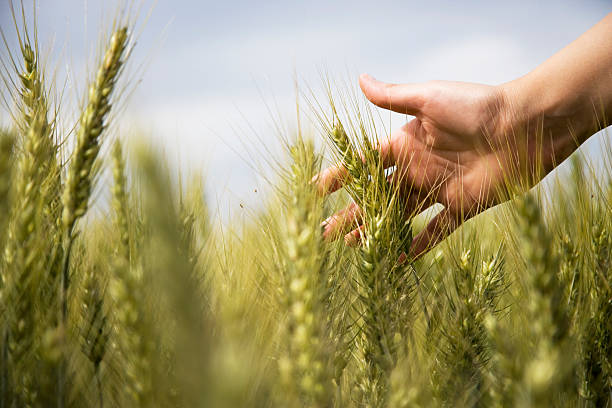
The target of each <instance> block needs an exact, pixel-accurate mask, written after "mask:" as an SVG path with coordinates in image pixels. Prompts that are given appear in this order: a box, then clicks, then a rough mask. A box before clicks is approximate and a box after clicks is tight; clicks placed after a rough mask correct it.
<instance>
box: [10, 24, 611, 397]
mask: <svg viewBox="0 0 612 408" xmlns="http://www.w3.org/2000/svg"><path fill="white" fill-rule="evenodd" d="M122 21H123V20H121V19H119V20H117V21H116V22H115V24H114V27H113V28H112V30H111V31H110V32H109V33H108V34H107V35H106V36H103V38H105V40H104V41H103V43H102V47H103V52H102V53H101V57H100V58H99V61H97V69H96V70H95V71H94V72H93V75H92V78H91V81H90V83H89V85H88V87H87V88H86V89H87V92H86V94H85V95H86V97H85V100H84V102H83V106H82V107H81V113H80V115H79V120H78V123H76V124H75V125H74V128H73V129H71V130H70V131H67V132H66V131H64V130H62V129H61V127H60V126H57V124H58V123H59V122H60V120H61V118H62V114H63V112H62V109H61V108H62V105H61V104H59V103H57V97H56V95H53V94H52V92H53V91H52V90H53V89H55V88H54V87H53V84H51V83H48V82H47V76H46V68H45V67H44V66H42V64H41V61H40V59H41V57H40V51H39V46H38V38H37V35H36V27H32V26H30V27H26V26H25V25H23V24H20V22H19V18H17V19H15V24H16V27H15V28H16V29H17V31H18V32H19V33H20V35H19V47H18V48H17V49H11V50H9V51H10V54H9V55H10V58H7V59H6V60H3V67H4V69H3V74H2V78H3V80H4V81H3V83H4V87H3V91H2V92H3V100H4V101H5V102H6V104H7V107H8V109H9V112H10V117H8V118H7V121H8V122H9V123H10V127H9V128H6V129H2V130H1V131H0V136H1V137H0V206H2V210H1V211H0V226H1V228H0V232H1V233H0V246H1V247H2V258H1V263H0V299H1V301H0V407H53V406H55V407H73V406H74V407H115V406H118V407H171V406H172V407H175V406H184V407H432V406H449V407H479V406H483V407H497V406H499V407H514V406H518V407H555V406H576V407H606V406H607V407H609V406H611V404H612V403H611V401H612V346H611V340H612V339H611V335H612V286H611V285H612V260H611V248H612V177H611V175H610V170H611V169H612V166H611V164H612V149H608V150H607V151H606V152H604V156H605V160H606V165H605V168H604V170H603V171H601V170H596V169H594V168H593V166H592V165H590V163H588V162H587V161H585V160H584V159H583V158H582V157H581V156H580V153H576V154H574V156H572V158H571V166H570V167H571V169H570V171H568V172H566V173H567V174H561V175H559V176H558V178H557V180H556V182H554V183H551V188H550V189H549V191H545V190H544V189H542V188H536V189H532V190H530V191H517V192H516V193H515V194H514V198H513V199H512V200H510V201H509V202H507V203H505V204H502V205H499V206H497V207H495V208H493V209H492V210H489V211H487V212H486V213H484V214H482V215H480V216H478V217H477V218H475V219H473V220H471V221H469V222H467V223H466V224H465V225H463V226H462V227H461V228H460V229H459V230H458V231H456V232H455V233H454V234H452V235H451V236H450V237H449V238H447V239H446V240H445V241H444V242H443V243H441V244H440V245H438V246H437V247H435V248H434V249H433V250H431V251H430V252H429V253H427V254H426V255H425V256H423V257H421V258H419V259H407V258H406V257H405V254H406V253H408V248H409V247H410V243H411V241H412V237H413V236H414V235H415V233H416V232H418V230H419V229H420V228H422V225H423V223H424V217H426V216H427V215H423V214H421V215H419V214H417V212H418V211H414V214H410V215H409V216H408V217H406V214H405V211H404V208H405V206H406V203H404V202H403V201H402V198H401V195H400V194H399V193H398V191H397V189H396V188H394V186H393V184H391V183H389V181H388V177H387V176H388V174H387V172H386V170H385V169H384V167H383V164H382V162H381V160H380V157H379V156H378V154H377V152H376V150H375V148H374V147H373V146H374V144H375V141H376V139H377V137H378V135H379V132H380V131H379V130H378V128H377V127H376V126H375V125H373V122H374V120H373V114H372V112H371V111H369V110H368V109H367V108H363V107H361V105H359V103H357V102H356V101H355V99H351V98H342V97H340V98H338V97H336V98H334V97H332V96H330V100H329V101H326V103H321V104H319V103H313V102H312V101H310V103H305V105H308V108H309V110H310V112H311V114H310V117H313V118H315V121H316V122H318V125H319V126H318V129H320V132H319V133H317V132H313V134H305V133H306V132H305V131H302V130H301V129H299V128H298V129H296V130H295V132H293V134H291V135H285V136H286V138H285V140H286V141H288V142H287V145H286V149H285V150H286V155H285V157H282V158H277V161H278V162H279V163H284V164H283V165H282V166H279V169H278V170H277V178H276V180H277V184H276V185H275V186H274V189H273V193H272V194H271V195H270V197H269V199H268V201H267V204H266V205H265V207H264V208H263V209H262V210H261V211H258V212H256V213H253V214H252V216H251V217H250V218H249V219H247V220H246V221H245V222H244V224H243V225H234V226H231V225H230V226H229V227H227V228H218V227H215V226H216V225H219V223H218V222H216V220H214V219H213V216H211V215H210V212H209V211H208V208H207V204H206V200H205V197H204V193H203V191H204V189H203V186H202V184H201V182H199V181H193V182H191V181H187V182H184V181H183V180H181V177H177V175H176V174H174V173H173V171H172V170H171V169H169V166H167V165H166V164H165V161H164V158H163V156H162V155H160V154H159V153H157V152H156V151H155V149H152V148H151V147H149V146H143V145H141V146H136V147H134V148H133V149H130V152H129V153H130V154H128V151H127V150H128V148H127V147H126V146H124V143H123V142H122V141H121V140H122V139H120V138H117V135H115V134H113V132H112V129H113V128H112V126H110V122H111V120H112V118H114V117H116V116H117V115H120V114H121V112H120V111H117V110H116V108H115V106H116V105H117V104H116V101H117V99H118V98H119V94H120V91H121V90H120V89H117V88H118V87H119V85H118V83H119V82H118V81H119V79H120V77H121V75H122V74H123V73H124V67H125V64H126V62H127V61H128V60H129V58H130V55H131V53H130V50H131V47H132V46H133V44H134V41H133V37H132V33H133V27H131V26H130V25H129V22H127V23H126V22H122ZM125 21H129V20H127V19H125ZM331 93H333V92H330V94H331ZM327 102H329V103H327ZM128 137H129V136H128ZM317 139H318V140H324V141H325V145H326V146H327V152H328V153H327V157H325V158H324V157H323V154H322V152H321V151H318V150H317V149H316V148H315V146H318V145H320V143H318V142H317V143H314V142H313V140H317ZM130 146H131V145H130ZM360 152H361V156H360ZM128 157H130V158H133V159H130V160H128ZM324 159H332V160H337V161H340V162H342V163H343V164H344V166H345V167H346V168H347V170H348V178H347V181H346V189H345V192H344V193H343V194H344V195H341V196H340V197H335V198H329V197H323V196H321V195H320V194H319V193H318V191H317V188H316V185H315V184H314V183H313V178H314V177H315V176H316V175H317V174H318V173H319V171H320V170H321V166H322V162H323V161H324ZM103 174H109V177H108V178H107V179H104V181H106V183H101V180H102V179H103V177H102V175H103ZM195 180H199V178H198V177H195ZM96 186H98V187H100V188H106V189H108V195H109V196H110V197H111V198H112V199H111V202H110V205H109V206H108V207H104V210H103V211H102V213H101V214H98V215H89V214H88V210H90V208H91V206H92V205H93V200H94V196H93V191H94V189H95V188H96ZM524 190H526V189H524ZM350 200H352V201H354V202H355V203H356V204H357V205H358V206H359V207H360V208H362V210H363V225H364V228H363V230H362V235H361V242H360V243H359V245H356V246H346V245H345V243H344V242H343V240H341V239H340V240H336V241H331V242H330V241H328V240H325V239H324V237H323V230H322V226H321V221H322V220H324V219H325V218H326V217H328V216H329V215H330V214H332V213H333V212H334V211H335V210H337V209H338V208H340V206H341V205H342V204H343V203H346V202H348V201H350Z"/></svg>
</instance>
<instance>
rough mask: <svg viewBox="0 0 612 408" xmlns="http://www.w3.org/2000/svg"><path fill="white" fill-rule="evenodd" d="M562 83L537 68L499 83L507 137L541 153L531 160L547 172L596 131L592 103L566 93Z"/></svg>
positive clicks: (532, 152)
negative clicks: (538, 163)
mask: <svg viewBox="0 0 612 408" xmlns="http://www.w3.org/2000/svg"><path fill="white" fill-rule="evenodd" d="M559 85H560V84H551V83H550V81H546V79H545V75H544V76H543V75H542V74H541V73H540V72H537V71H536V72H533V73H530V74H529V75H526V76H524V77H521V78H518V79H516V80H514V81H510V82H507V83H504V84H501V85H499V86H498V93H499V95H500V100H501V101H502V102H501V104H500V105H501V111H502V114H501V120H500V132H501V134H502V135H503V137H504V140H506V141H508V140H509V139H508V138H511V139H512V140H510V141H511V145H514V146H515V147H516V148H517V149H519V150H523V149H525V150H526V153H527V154H528V155H531V156H533V155H535V154H536V153H537V152H539V154H541V156H539V157H529V158H528V159H531V160H537V161H539V162H540V163H541V164H542V165H543V166H544V168H545V169H546V172H548V171H550V170H552V168H554V167H555V166H556V165H557V164H559V163H560V162H562V161H563V160H565V158H567V157H568V156H569V155H570V154H571V153H572V152H574V151H575V150H576V149H577V148H578V147H579V146H580V145H581V144H582V143H584V142H585V141H586V140H587V139H588V138H589V137H590V136H591V135H592V134H593V133H595V132H596V131H597V129H595V121H594V120H593V118H594V114H595V112H594V111H593V104H592V103H591V102H590V101H589V102H588V103H587V102H586V101H582V100H581V99H582V98H580V96H578V97H576V95H571V96H570V95H567V94H566V92H565V89H564V87H563V86H562V85H561V86H559ZM521 144H523V146H521Z"/></svg>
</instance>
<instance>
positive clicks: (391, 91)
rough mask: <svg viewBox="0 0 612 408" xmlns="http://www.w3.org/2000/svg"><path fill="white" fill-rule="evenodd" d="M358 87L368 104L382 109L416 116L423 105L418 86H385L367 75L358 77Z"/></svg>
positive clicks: (420, 87) (420, 90)
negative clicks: (370, 103)
mask: <svg viewBox="0 0 612 408" xmlns="http://www.w3.org/2000/svg"><path fill="white" fill-rule="evenodd" d="M359 86H360V87H361V90H362V91H363V93H364V95H365V96H366V98H368V100H369V101H370V102H372V103H373V104H374V105H377V106H379V107H381V108H384V109H389V110H392V111H395V112H398V113H404V114H407V115H416V114H417V113H418V112H419V111H420V110H421V108H422V106H423V104H424V97H423V94H422V86H421V85H419V84H397V85H396V84H387V83H384V82H380V81H377V80H376V79H374V78H372V77H371V76H370V75H368V74H362V75H361V76H359Z"/></svg>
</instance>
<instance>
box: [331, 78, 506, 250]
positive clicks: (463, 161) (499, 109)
mask: <svg viewBox="0 0 612 408" xmlns="http://www.w3.org/2000/svg"><path fill="white" fill-rule="evenodd" d="M359 84H360V86H361V89H362V90H363V93H364V94H365V96H366V97H367V98H368V99H369V100H370V101H371V102H372V103H374V104H376V105H378V106H380V107H382V108H386V109H390V110H393V111H396V112H399V113H403V114H408V115H412V116H415V119H413V120H411V121H410V122H408V123H406V124H405V125H404V126H402V127H401V128H400V129H399V130H397V131H396V132H395V133H393V134H392V135H391V136H390V137H389V138H388V139H386V140H381V141H380V144H379V150H380V153H381V157H382V160H383V162H384V164H385V166H386V167H391V166H396V171H395V172H394V174H393V182H396V183H399V185H400V191H401V193H402V194H404V195H405V197H404V198H405V201H406V202H407V203H409V204H408V207H409V208H407V209H406V213H407V215H409V216H411V215H413V214H414V213H415V212H419V211H421V210H423V209H425V208H427V207H430V206H431V205H433V204H435V203H440V204H442V205H443V206H444V209H443V210H442V211H441V212H440V213H438V214H437V215H436V216H435V217H434V218H433V219H432V220H431V222H430V223H429V224H428V225H427V227H426V228H425V229H424V230H423V231H422V232H421V233H420V234H418V235H417V236H416V237H415V239H414V241H413V244H412V248H411V255H412V256H413V257H416V256H419V255H421V254H423V253H424V252H425V251H426V250H427V249H428V248H430V247H432V246H434V245H436V244H437V243H438V242H439V241H440V240H442V239H443V238H444V237H446V236H447V235H448V234H449V233H451V232H452V231H453V230H454V229H455V228H457V226H459V225H460V224H461V223H462V222H463V221H465V220H466V219H468V218H470V217H473V216H474V215H476V214H478V213H479V212H481V211H483V210H484V209H486V208H489V207H490V206H492V205H494V204H496V203H498V202H499V201H500V197H501V196H500V195H499V194H497V191H501V187H502V185H503V184H505V183H506V180H505V176H504V173H505V172H504V169H505V168H507V167H508V166H507V164H506V163H510V162H511V161H512V160H513V159H514V158H513V157H512V156H513V154H512V146H511V145H510V144H508V143H507V141H506V138H505V137H504V132H505V126H506V125H505V122H504V121H505V117H504V113H505V109H506V108H505V106H504V104H505V98H504V97H503V94H502V93H501V92H500V89H499V88H497V87H493V86H487V85H479V84H469V83H460V82H443V81H436V82H427V83H423V84H403V85H390V84H384V83H382V82H378V81H376V80H375V79H373V78H372V77H370V76H367V75H362V76H361V77H360V79H359ZM344 175H345V169H344V168H343V167H341V166H335V167H331V168H328V169H326V170H325V171H323V172H322V173H321V174H320V177H319V186H320V189H322V190H325V191H327V192H332V191H335V190H337V189H338V188H339V187H341V183H342V179H343V178H344ZM359 213H360V210H359V208H357V206H356V205H355V204H352V205H350V206H349V207H348V208H347V209H345V210H343V211H341V212H339V213H337V214H335V215H334V216H332V217H330V219H329V220H328V221H327V224H326V228H325V233H324V234H325V236H326V237H333V236H336V235H337V234H338V233H340V232H346V229H347V227H351V226H353V227H354V226H355V220H359V216H360V214H359ZM358 237H359V231H358V229H355V230H353V231H352V232H351V233H349V234H348V235H347V236H346V237H345V239H346V240H347V242H350V241H355V239H357V238H358Z"/></svg>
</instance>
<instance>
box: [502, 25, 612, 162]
mask: <svg viewBox="0 0 612 408" xmlns="http://www.w3.org/2000/svg"><path fill="white" fill-rule="evenodd" d="M500 90H501V91H502V94H503V95H504V99H505V103H506V110H507V113H506V114H507V116H508V117H509V118H511V119H510V120H508V121H507V123H508V125H509V128H511V129H505V130H506V131H513V132H516V131H520V130H521V128H523V129H524V130H528V131H533V130H534V129H538V130H540V131H541V132H543V135H542V136H543V137H544V138H545V139H546V138H549V139H550V140H552V146H551V148H552V151H551V154H553V155H556V156H558V157H556V158H555V159H553V160H555V161H559V160H563V159H564V158H565V157H567V155H569V154H571V152H573V151H574V150H575V149H576V148H577V146H579V145H580V144H582V143H583V142H584V141H586V140H587V139H588V138H589V137H590V136H591V135H592V134H593V133H595V132H597V131H598V130H600V129H602V128H603V127H605V126H607V125H608V123H606V120H605V118H606V117H608V118H609V117H610V116H609V115H610V114H612V13H610V14H608V15H607V16H606V17H605V18H604V19H603V20H601V21H600V22H599V23H598V24H596V25H595V26H593V27H592V28H591V29H590V30H589V31H587V32H586V33H584V34H583V35H582V36H580V37H579V38H578V39H576V40H575V41H574V42H572V43H571V44H569V45H568V46H567V47H565V48H564V49H562V50H561V51H559V52H558V53H557V54H555V55H553V56H552V57H551V58H549V59H548V60H547V61H545V62H544V63H543V64H542V65H540V66H539V67H538V68H536V69H535V70H534V71H532V72H530V73H529V74H527V75H525V76H523V77H521V78H519V79H517V80H514V81H511V82H509V83H506V84H503V85H501V86H500ZM545 161H547V158H545Z"/></svg>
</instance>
